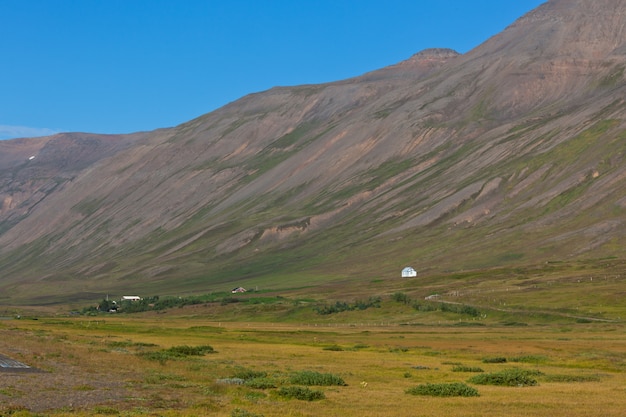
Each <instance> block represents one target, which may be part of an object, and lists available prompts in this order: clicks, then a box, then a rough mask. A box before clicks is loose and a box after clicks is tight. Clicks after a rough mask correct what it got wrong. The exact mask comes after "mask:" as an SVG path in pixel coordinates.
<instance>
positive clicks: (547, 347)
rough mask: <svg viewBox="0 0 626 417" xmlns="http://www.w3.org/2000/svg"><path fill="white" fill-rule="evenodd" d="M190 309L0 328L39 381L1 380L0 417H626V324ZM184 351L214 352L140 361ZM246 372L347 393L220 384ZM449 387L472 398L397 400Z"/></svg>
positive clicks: (3, 343) (2, 338) (1, 339)
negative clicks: (478, 375)
mask: <svg viewBox="0 0 626 417" xmlns="http://www.w3.org/2000/svg"><path fill="white" fill-rule="evenodd" d="M189 311H191V310H185V309H183V310H181V312H180V313H178V315H175V314H174V312H169V313H168V314H146V315H135V316H130V315H120V316H113V315H111V316H106V317H95V318H91V319H88V318H85V317H77V318H62V319H61V318H58V319H57V318H45V317H41V318H39V320H29V319H22V320H8V321H2V322H0V352H2V353H4V354H8V355H10V356H12V357H13V358H14V359H17V360H19V361H22V362H25V363H27V364H28V365H31V366H34V367H37V368H39V369H41V370H43V371H45V373H38V374H35V373H30V374H9V373H2V374H0V404H1V405H0V410H2V412H0V414H3V413H4V414H10V413H12V414H13V415H21V416H35V415H37V413H42V412H45V413H46V415H51V416H70V415H71V416H76V415H78V416H81V415H82V416H93V415H124V416H139V415H162V416H201V415H212V416H233V415H249V416H252V415H263V416H332V415H341V416H347V417H349V416H363V415H367V416H390V415H393V416H416V415H418V416H419V415H423V416H426V415H427V416H545V415H550V416H568V417H571V416H574V417H576V416H588V415H599V414H598V413H600V414H601V415H603V416H621V415H623V410H624V409H626V388H625V387H626V361H625V360H626V349H625V347H626V333H625V332H624V326H623V325H622V324H616V323H606V324H598V323H594V324H589V325H578V326H570V327H563V326H560V325H540V326H527V327H514V328H512V327H507V326H485V327H471V328H456V327H451V326H445V327H444V326H436V325H427V326H426V325H424V326H401V325H397V324H392V325H372V324H370V325H365V324H360V325H357V324H352V325H350V324H345V323H343V324H342V323H325V324H324V323H318V325H317V326H316V325H313V324H311V325H304V324H285V323H271V322H262V323H258V322H256V323H254V322H248V323H243V322H226V321H225V322H217V321H212V320H211V319H208V318H207V317H206V316H205V317H203V316H202V315H200V314H194V315H193V316H190V315H188V314H187V313H188V312H189ZM196 313H197V312H196ZM183 314H187V315H183ZM182 345H187V346H204V345H210V346H212V347H213V348H214V349H215V351H216V352H215V353H212V354H207V355H205V356H190V357H183V358H178V359H169V360H165V361H163V362H159V361H152V360H148V359H146V358H145V357H142V356H140V355H137V353H140V352H147V351H160V350H163V349H168V348H170V347H173V346H182ZM488 357H504V358H507V362H505V363H489V362H488V361H484V359H485V358H488ZM459 365H463V366H467V367H480V368H481V369H483V370H484V372H485V373H490V372H499V371H502V370H505V369H510V368H520V369H526V370H531V371H533V372H534V371H538V375H539V376H537V377H536V378H537V380H538V385H537V386H531V387H522V388H518V387H499V386H482V385H472V384H471V383H468V382H467V381H468V380H469V379H470V378H471V377H472V376H473V375H475V374H474V373H471V372H458V371H453V369H454V368H455V367H458V366H459ZM241 370H254V371H258V372H264V373H265V374H266V375H267V377H268V378H272V379H273V380H274V381H275V382H276V384H277V386H279V387H282V386H290V383H289V376H290V375H291V374H292V373H294V372H298V371H303V370H310V371H317V372H321V373H330V374H333V375H336V376H338V377H341V378H342V379H343V380H344V381H345V382H346V383H347V386H330V387H310V388H311V389H313V390H320V391H322V392H324V394H325V399H322V400H318V401H314V402H307V401H300V400H295V399H291V400H286V399H283V398H280V397H279V396H277V395H276V391H277V390H276V389H254V388H249V387H246V386H243V385H233V384H227V383H223V382H218V381H219V380H225V379H226V380H227V379H228V378H232V377H233V376H234V375H236V374H237V372H238V371H241ZM44 380H47V381H48V382H47V383H48V385H42V384H44V383H43V382H41V381H44ZM111 382H115V383H114V384H113V383H111ZM454 382H463V383H468V384H469V385H471V386H473V387H474V388H476V389H477V390H478V392H479V394H480V396H479V397H470V398H461V397H447V398H440V397H428V396H414V395H409V394H407V393H406V391H407V390H408V389H410V388H412V387H415V386H417V385H419V384H426V383H432V384H439V383H454ZM37 389H38V390H37ZM38 395H39V396H43V397H46V395H47V396H48V397H49V396H50V395H53V396H54V398H55V400H56V401H57V402H56V403H55V406H54V407H53V409H49V410H42V409H37V408H34V407H32V406H30V405H28V404H29V403H28V400H29V399H32V398H36V397H37V396H38ZM99 397H102V398H103V399H102V400H101V401H98V398H99ZM64 398H65V399H66V401H65V402H64V401H63V399H64ZM246 413H247V414H246Z"/></svg>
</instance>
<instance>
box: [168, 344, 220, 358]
mask: <svg viewBox="0 0 626 417" xmlns="http://www.w3.org/2000/svg"><path fill="white" fill-rule="evenodd" d="M165 351H166V352H168V353H169V354H171V355H172V356H175V357H181V358H182V357H185V356H204V355H206V354H207V353H215V350H213V348H212V347H211V346H209V345H202V346H187V345H182V346H172V347H171V348H169V349H166V350H165Z"/></svg>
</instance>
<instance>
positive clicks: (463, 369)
mask: <svg viewBox="0 0 626 417" xmlns="http://www.w3.org/2000/svg"><path fill="white" fill-rule="evenodd" d="M452 372H485V371H483V369H482V368H479V367H477V366H463V365H458V366H455V367H454V368H452Z"/></svg>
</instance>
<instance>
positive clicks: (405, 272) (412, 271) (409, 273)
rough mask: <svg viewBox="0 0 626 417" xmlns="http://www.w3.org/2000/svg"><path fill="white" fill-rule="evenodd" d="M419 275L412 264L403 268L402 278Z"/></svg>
mask: <svg viewBox="0 0 626 417" xmlns="http://www.w3.org/2000/svg"><path fill="white" fill-rule="evenodd" d="M416 276H417V271H416V270H415V269H413V268H412V267H410V266H407V267H406V268H404V269H403V270H402V278H413V277H416Z"/></svg>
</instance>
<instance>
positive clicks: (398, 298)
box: [391, 292, 411, 304]
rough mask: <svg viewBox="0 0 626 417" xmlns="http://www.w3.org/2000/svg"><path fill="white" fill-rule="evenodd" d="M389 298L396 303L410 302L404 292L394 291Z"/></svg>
mask: <svg viewBox="0 0 626 417" xmlns="http://www.w3.org/2000/svg"><path fill="white" fill-rule="evenodd" d="M391 299H392V300H393V301H395V302H396V303H402V304H411V299H410V298H409V296H408V295H407V294H406V293H403V292H396V293H394V294H393V295H392V296H391Z"/></svg>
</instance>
